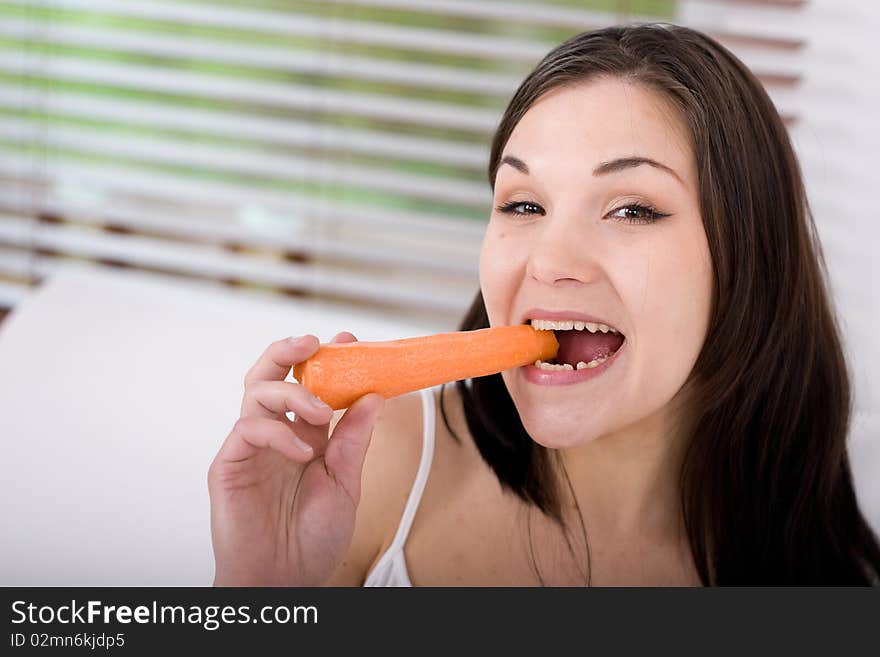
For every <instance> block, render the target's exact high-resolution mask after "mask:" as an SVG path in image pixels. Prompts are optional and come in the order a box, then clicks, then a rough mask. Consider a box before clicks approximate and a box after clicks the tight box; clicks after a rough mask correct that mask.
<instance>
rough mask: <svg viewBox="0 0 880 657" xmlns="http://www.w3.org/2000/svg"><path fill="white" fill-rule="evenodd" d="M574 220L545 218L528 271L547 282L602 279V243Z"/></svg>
mask: <svg viewBox="0 0 880 657" xmlns="http://www.w3.org/2000/svg"><path fill="white" fill-rule="evenodd" d="M573 223H574V222H572V221H568V222H566V221H562V220H558V219H553V218H548V220H546V221H545V222H544V224H543V226H542V228H541V232H540V235H536V236H535V240H534V241H533V242H532V246H531V248H530V250H529V256H528V263H527V266H526V272H527V273H528V275H530V276H531V277H532V278H534V279H535V280H537V281H539V282H541V283H545V284H547V285H562V286H566V285H567V286H571V285H585V284H588V283H591V282H594V281H596V280H598V278H599V277H600V276H601V265H600V264H599V260H598V248H597V247H598V244H597V243H596V240H595V239H593V238H591V237H590V235H589V231H586V230H581V229H580V228H579V227H577V226H574V225H573ZM581 228H582V227H581Z"/></svg>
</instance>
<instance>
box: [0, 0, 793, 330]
mask: <svg viewBox="0 0 880 657" xmlns="http://www.w3.org/2000/svg"><path fill="white" fill-rule="evenodd" d="M803 4H804V3H803V2H797V1H789V0H771V1H767V2H759V1H757V0H756V1H752V2H750V1H748V0H727V1H722V0H690V1H688V0H678V1H675V0H654V1H651V0H643V1H640V2H637V1H631V2H621V1H615V0H596V1H592V2H588V1H582V2H576V1H565V0H557V1H555V2H554V1H551V0H544V1H542V2H528V1H521V2H510V1H504V2H501V1H490V0H476V1H472V0H347V1H341V0H323V1H321V2H309V1H292V0H291V1H286V0H285V1H281V0H277V1H273V0H256V1H251V2H244V1H231V2H223V3H218V2H204V1H199V0H179V1H173V2H172V1H163V0H155V1H148V0H126V1H125V2H118V1H117V0H40V1H32V2H25V1H14V0H13V1H3V2H0V115H2V116H0V118H2V120H0V179H2V180H0V182H2V184H0V305H3V304H5V305H12V304H14V303H15V302H16V301H17V300H18V299H21V298H22V297H23V296H24V295H26V294H27V293H28V291H29V290H30V289H32V287H33V286H34V285H38V284H39V281H41V280H43V279H44V277H46V276H49V275H51V274H52V273H53V272H55V271H58V270H59V269H63V268H65V267H82V266H121V267H134V268H139V269H145V270H149V271H155V272H159V273H161V274H163V275H169V276H179V277H187V278H194V279H199V280H203V281H208V282H211V283H213V284H218V285H228V286H231V287H232V288H235V289H239V290H244V291H247V290H262V291H274V292H279V293H282V294H291V295H297V296H313V297H316V298H321V299H323V300H327V301H328V302H334V303H335V302H338V303H346V304H365V305H369V306H370V307H373V308H381V309H384V310H386V311H387V312H389V313H399V314H400V315H401V316H412V315H417V316H418V317H419V318H422V317H426V316H427V317H430V318H432V319H436V321H437V322H438V324H446V325H449V326H452V325H453V324H454V323H455V322H456V321H457V319H458V318H459V317H460V315H461V314H462V313H463V312H464V310H465V309H466V308H467V305H468V304H469V302H470V300H471V299H472V298H473V295H474V293H475V292H476V290H477V289H478V285H479V282H478V276H477V270H478V258H479V247H480V241H481V239H482V235H483V232H484V230H485V225H486V221H487V218H488V215H489V211H490V207H491V206H490V203H491V191H490V189H489V187H488V184H487V182H486V179H485V169H486V164H487V162H486V160H487V157H488V147H489V139H490V137H491V134H492V132H493V130H494V128H495V127H496V125H497V122H498V120H499V118H500V115H501V112H502V111H503V109H504V106H505V104H506V102H507V101H508V100H509V98H510V96H511V95H512V93H513V92H514V91H515V89H516V88H517V86H518V85H519V83H520V82H521V80H522V78H523V77H524V76H525V75H526V74H527V73H528V71H529V70H530V69H531V68H532V67H533V66H534V64H535V63H537V61H538V60H540V58H541V57H543V55H544V54H546V52H547V51H549V50H550V49H551V48H552V47H554V46H555V45H557V44H558V43H560V42H561V41H562V40H564V39H565V38H568V37H569V36H572V35H574V34H576V33H578V32H580V31H583V30H585V29H590V28H595V27H602V26H605V25H611V24H614V23H619V22H626V21H648V20H669V21H674V22H679V23H683V24H687V25H691V26H693V27H696V28H698V29H702V30H705V31H706V32H708V33H710V34H712V35H713V36H716V37H717V38H719V39H720V40H721V41H722V42H723V43H725V44H726V45H728V46H729V47H731V48H732V49H733V50H734V51H735V52H737V54H738V55H739V56H740V57H741V58H742V59H743V60H744V61H745V62H746V64H748V65H749V66H750V67H751V68H752V69H753V70H754V71H755V72H756V73H757V74H758V76H759V77H760V79H761V80H762V81H763V82H764V84H765V85H766V87H767V89H768V90H769V91H770V93H771V95H772V97H773V98H774V101H775V102H776V103H777V105H778V107H779V108H780V111H781V112H782V114H783V115H784V117H785V119H786V121H788V122H789V123H794V122H796V121H797V116H798V103H797V97H796V95H795V94H796V90H797V87H798V84H799V82H800V79H801V75H802V71H801V67H800V52H801V50H802V48H803V46H804V40H803V38H802V36H801V35H799V34H798V32H797V24H796V21H793V20H792V17H793V16H795V15H796V14H797V13H798V12H799V11H800V9H801V7H802V6H803Z"/></svg>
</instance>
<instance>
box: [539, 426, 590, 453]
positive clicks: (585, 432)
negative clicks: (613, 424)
mask: <svg viewBox="0 0 880 657" xmlns="http://www.w3.org/2000/svg"><path fill="white" fill-rule="evenodd" d="M524 426H525V429H526V431H528V432H529V435H530V436H531V437H532V440H534V441H535V442H536V443H538V444H539V445H542V446H544V447H546V448H548V449H568V448H569V447H577V446H578V445H586V444H587V443H591V442H593V441H594V440H597V439H598V438H599V436H601V435H602V432H601V431H599V429H598V427H597V428H590V427H585V426H583V425H580V426H574V425H572V426H561V425H560V424H559V422H550V423H546V424H545V423H535V424H525V425H524Z"/></svg>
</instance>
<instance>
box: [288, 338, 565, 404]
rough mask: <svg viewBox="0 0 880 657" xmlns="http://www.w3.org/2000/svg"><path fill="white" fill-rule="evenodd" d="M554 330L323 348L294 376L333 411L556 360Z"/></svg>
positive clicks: (556, 345)
mask: <svg viewBox="0 0 880 657" xmlns="http://www.w3.org/2000/svg"><path fill="white" fill-rule="evenodd" d="M558 350H559V343H558V342H557V341H556V336H555V335H554V334H553V331H536V330H535V329H533V328H532V327H531V326H527V325H525V324H522V325H518V326H499V327H496V328H485V329H477V330H475V331H458V332H456V333H438V334H436V335H426V336H423V337H418V338H405V339H403V340H389V341H385V342H344V343H341V344H322V345H321V346H320V347H319V348H318V351H317V352H315V354H314V355H313V356H312V357H311V358H309V359H307V360H305V361H303V362H301V363H297V364H296V365H295V366H294V367H293V376H294V378H295V379H296V380H297V381H299V382H300V383H301V384H302V385H303V386H305V387H306V388H308V389H309V391H310V392H311V393H312V394H314V395H316V396H317V397H319V398H320V399H321V400H322V401H324V402H325V403H326V404H328V405H329V406H330V408H332V409H333V410H339V409H342V408H348V407H349V406H351V405H352V404H353V403H354V402H355V401H356V400H357V399H359V398H360V397H362V396H363V395H366V394H367V393H370V392H377V393H379V394H380V395H382V396H383V397H385V398H386V399H388V398H390V397H396V396H398V395H404V394H407V393H410V392H415V391H416V390H421V389H422V388H430V387H432V386H435V385H439V384H441V383H450V382H452V381H459V380H461V379H469V378H472V377H477V376H488V375H490V374H495V373H497V372H501V371H503V370H507V369H511V368H514V367H521V366H523V365H528V364H529V363H534V362H535V361H536V360H538V359H539V358H540V359H541V360H550V359H551V358H555V357H556V353H557V351H558Z"/></svg>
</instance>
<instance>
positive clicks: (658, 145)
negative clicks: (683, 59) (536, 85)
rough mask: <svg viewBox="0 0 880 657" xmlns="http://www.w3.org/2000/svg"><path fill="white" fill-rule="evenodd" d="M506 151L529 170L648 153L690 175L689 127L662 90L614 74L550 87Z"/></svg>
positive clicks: (581, 165) (576, 165)
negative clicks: (613, 75) (655, 89)
mask: <svg viewBox="0 0 880 657" xmlns="http://www.w3.org/2000/svg"><path fill="white" fill-rule="evenodd" d="M504 155H515V156H516V157H518V158H520V159H521V160H523V161H525V162H526V163H527V164H528V166H529V169H530V170H531V171H534V172H536V173H539V172H540V171H541V170H542V169H551V168H555V167H559V166H563V165H564V166H565V167H566V168H568V169H570V168H578V169H583V170H590V171H592V170H593V169H594V168H595V167H596V166H598V165H600V164H601V163H602V162H607V161H610V160H613V159H616V158H620V157H630V156H641V157H648V158H651V159H654V160H657V161H660V162H664V163H665V164H666V165H667V166H669V167H671V168H673V169H675V170H676V171H678V172H679V173H680V174H681V175H682V177H683V178H685V179H692V177H691V176H692V172H693V171H692V170H693V167H694V164H693V162H692V160H693V155H692V151H691V148H690V138H689V133H688V131H687V127H686V126H685V125H684V122H683V120H682V118H681V116H680V114H679V112H678V111H677V110H676V109H675V107H674V106H673V105H672V104H671V103H670V102H669V101H668V100H666V99H665V98H664V97H663V96H662V95H661V94H660V93H658V92H656V91H653V90H651V89H648V88H646V87H645V86H644V85H640V84H634V83H632V82H627V81H624V80H621V79H618V78H600V79H597V80H593V81H590V82H584V83H579V84H577V85H573V86H570V87H563V88H558V89H554V90H553V91H551V92H548V93H547V94H545V95H544V96H542V97H541V98H540V99H538V101H537V102H536V103H534V104H533V105H532V106H531V107H530V108H529V110H528V111H527V112H526V114H525V115H524V116H523V118H522V119H521V120H520V121H519V123H518V124H517V125H516V127H515V128H514V130H513V132H512V133H511V136H510V138H509V139H508V141H507V144H506V146H505V148H504Z"/></svg>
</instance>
